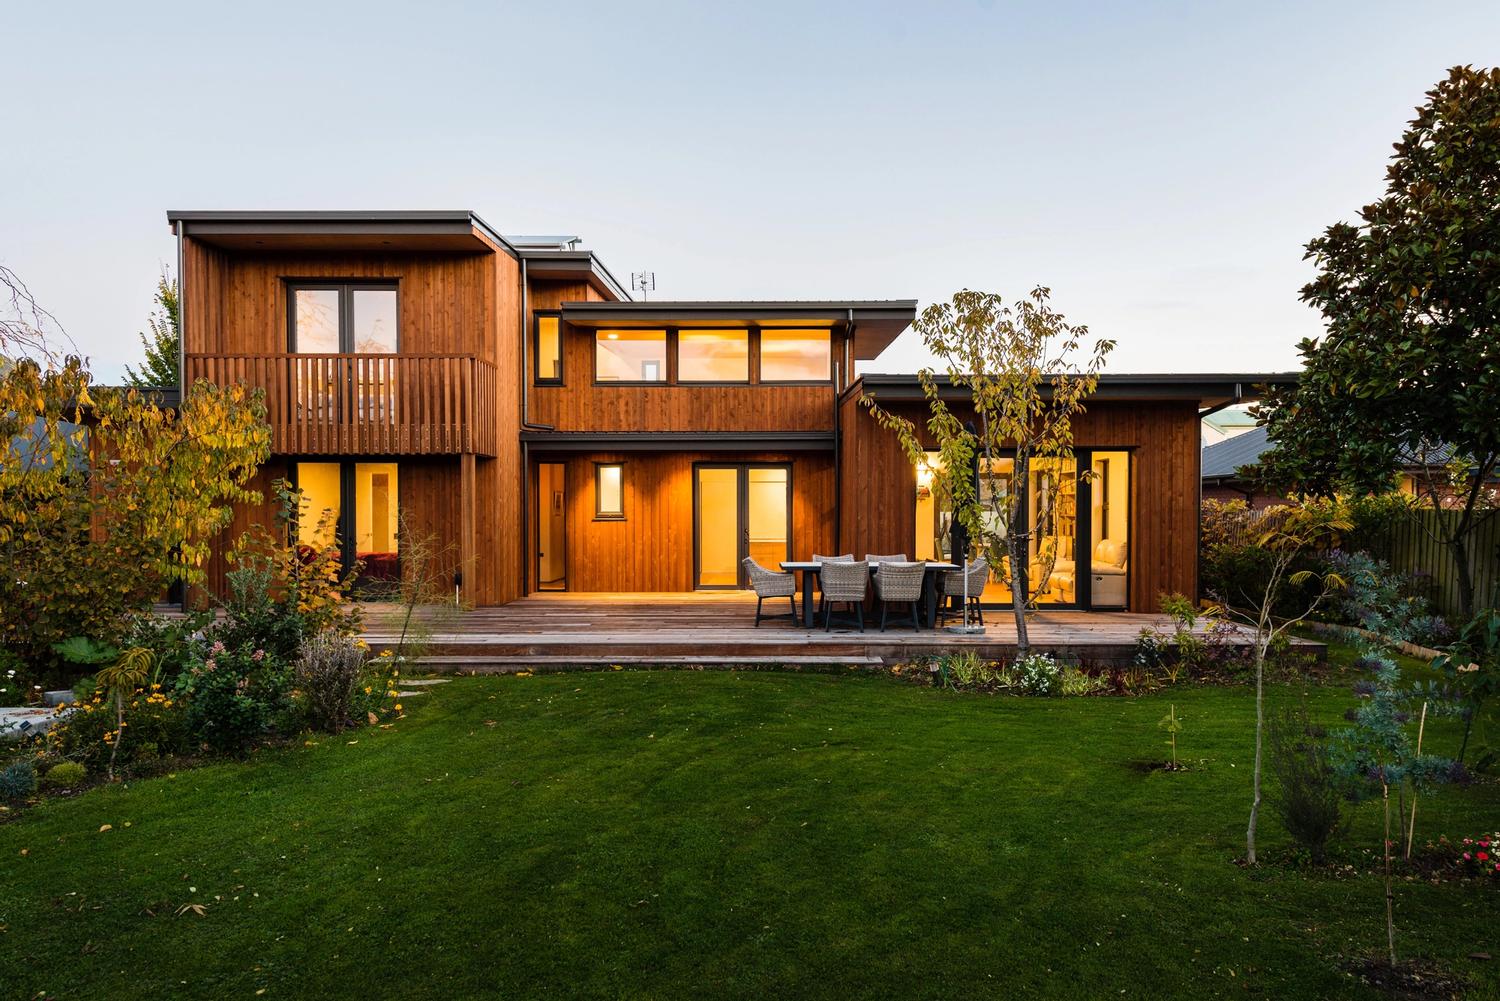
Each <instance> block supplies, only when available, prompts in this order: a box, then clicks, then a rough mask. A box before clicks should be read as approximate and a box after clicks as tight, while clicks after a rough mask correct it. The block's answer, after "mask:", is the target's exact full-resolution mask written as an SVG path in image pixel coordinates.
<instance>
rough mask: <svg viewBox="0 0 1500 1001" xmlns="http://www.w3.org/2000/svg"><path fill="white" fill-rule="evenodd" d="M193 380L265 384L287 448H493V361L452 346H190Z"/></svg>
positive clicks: (411, 451)
mask: <svg viewBox="0 0 1500 1001" xmlns="http://www.w3.org/2000/svg"><path fill="white" fill-rule="evenodd" d="M186 375H187V379H188V382H190V383H191V382H196V381H198V380H199V379H206V380H208V381H209V382H214V383H218V384H221V385H228V384H232V383H242V384H244V385H247V386H252V387H259V388H261V389H264V390H265V398H266V421H267V423H268V424H269V425H270V427H271V434H272V442H273V444H272V447H273V449H274V450H275V451H276V452H278V453H281V454H289V455H429V454H432V455H438V454H446V455H453V454H458V453H461V452H476V453H478V454H480V455H494V454H495V447H496V438H495V431H496V429H495V413H496V411H495V404H496V401H495V394H496V392H497V391H498V388H499V377H498V373H497V371H496V369H495V365H494V363H492V362H488V361H485V360H484V359H481V358H477V357H475V356H473V355H454V354H395V355H360V354H250V353H243V354H190V355H188V356H187V372H186Z"/></svg>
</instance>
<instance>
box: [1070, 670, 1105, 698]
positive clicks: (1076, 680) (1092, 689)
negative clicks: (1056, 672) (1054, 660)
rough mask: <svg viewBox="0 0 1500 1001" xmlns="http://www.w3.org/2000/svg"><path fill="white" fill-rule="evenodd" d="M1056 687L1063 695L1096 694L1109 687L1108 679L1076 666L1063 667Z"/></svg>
mask: <svg viewBox="0 0 1500 1001" xmlns="http://www.w3.org/2000/svg"><path fill="white" fill-rule="evenodd" d="M1058 688H1059V691H1061V692H1062V694H1063V695H1098V694H1099V693H1100V692H1103V691H1105V690H1106V689H1108V688H1109V681H1108V680H1106V679H1105V678H1102V677H1100V676H1099V675H1097V674H1089V673H1088V672H1087V671H1083V670H1080V669H1078V668H1076V667H1065V668H1063V669H1062V677H1061V679H1060V680H1059V683H1058Z"/></svg>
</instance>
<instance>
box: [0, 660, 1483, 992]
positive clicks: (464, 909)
mask: <svg viewBox="0 0 1500 1001" xmlns="http://www.w3.org/2000/svg"><path fill="white" fill-rule="evenodd" d="M1276 696H1277V697H1279V698H1285V697H1287V696H1288V692H1287V690H1285V689H1280V690H1278V691H1277V692H1276ZM1312 700H1313V705H1314V706H1315V708H1316V710H1317V711H1318V712H1319V714H1320V715H1322V716H1324V717H1326V718H1327V719H1328V720H1329V721H1330V722H1331V721H1334V720H1336V719H1337V718H1338V717H1339V715H1340V714H1341V713H1342V711H1343V708H1344V706H1345V705H1347V704H1348V703H1349V697H1348V696H1347V695H1346V689H1345V688H1343V687H1338V688H1334V687H1329V688H1325V689H1319V690H1315V691H1314V692H1313V693H1312ZM407 701H408V710H409V712H410V713H411V716H410V718H408V719H406V720H403V721H401V722H400V723H399V724H397V726H396V727H395V728H394V729H392V730H389V731H371V730H365V731H360V732H357V733H353V734H349V735H347V736H345V737H337V738H334V737H328V738H320V739H319V740H318V741H317V744H316V746H313V747H295V748H291V749H287V750H284V751H274V752H269V753H264V754H261V755H260V756H258V757H257V759H256V760H254V761H252V762H250V763H246V764H220V765H214V766H211V767H205V768H201V769H196V770H191V771H184V772H181V773H179V774H177V775H175V776H170V777H162V778H157V779H151V780H146V781H138V782H133V783H131V784H130V785H129V786H128V787H126V788H110V789H96V790H94V791H91V792H88V793H86V794H84V795H82V796H79V797H77V798H74V799H70V800H53V801H50V802H48V803H46V804H44V805H42V806H40V807H39V808H36V809H34V810H32V811H30V812H28V813H27V814H26V815H24V816H23V817H21V818H19V819H18V820H16V821H14V822H11V823H8V824H4V825H0V859H4V860H5V862H4V867H3V869H0V880H3V881H0V926H3V931H0V993H5V996H7V997H10V996H15V997H33V996H35V995H37V994H38V993H39V992H44V991H45V992H47V996H49V997H50V996H56V997H59V998H69V999H73V998H110V999H117V998H134V997H151V998H169V997H193V998H207V997H212V998H237V997H243V998H254V997H257V996H260V997H266V998H278V997H279V998H418V997H420V998H433V997H438V998H468V997H507V998H511V997H517V998H519V997H538V996H542V997H574V996H582V997H652V998H657V997H661V998H665V997H703V996H715V997H745V998H764V997H780V998H801V997H828V998H847V997H856V996H858V997H890V998H916V997H954V998H970V997H980V996H992V997H1008V996H1025V997H1068V998H1103V997H1106V996H1108V997H1120V996H1125V997H1150V998H1168V997H1179V998H1207V997H1220V996H1223V997H1279V998H1325V997H1326V998H1341V997H1365V996H1369V994H1368V992H1367V991H1365V990H1364V989H1363V988H1361V987H1360V986H1359V985H1358V984H1355V983H1353V982H1352V981H1350V980H1349V979H1348V978H1346V977H1345V976H1344V975H1342V974H1341V973H1339V972H1338V969H1337V966H1336V960H1337V957H1338V956H1340V955H1348V954H1352V953H1356V952H1364V951H1370V950H1375V949H1377V948H1378V947H1379V944H1380V943H1381V941H1382V939H1383V926H1382V924H1381V917H1380V914H1381V908H1382V897H1381V890H1380V884H1379V881H1378V880H1377V879H1375V878H1372V877H1369V876H1363V877H1354V878H1347V879H1334V878H1330V877H1326V876H1311V875H1306V874H1303V873H1299V872H1293V871H1289V870H1285V869H1275V868H1263V869H1262V870H1261V871H1258V872H1254V873H1247V872H1245V871H1243V870H1241V869H1240V868H1238V867H1236V866H1235V865H1234V864H1233V861H1232V860H1233V859H1234V858H1235V857H1236V856H1237V855H1238V854H1239V853H1240V852H1241V851H1242V850H1243V829H1244V822H1245V812H1246V806H1247V803H1246V800H1247V795H1248V785H1249V764H1250V742H1251V731H1250V729H1249V725H1250V720H1251V718H1252V714H1253V704H1252V702H1251V700H1250V697H1249V694H1248V692H1247V691H1245V690H1243V689H1234V690H1231V689H1222V688H1179V689H1176V690H1173V691H1172V692H1171V693H1170V694H1163V695H1159V696H1152V697H1147V698H1138V699H1121V698H1095V699H1073V700H1061V699H1055V700H1046V699H1017V698H1005V697H988V696H960V695H953V694H947V693H942V692H935V691H931V690H927V689H921V688H917V687H914V686H910V685H906V684H902V683H898V682H895V681H892V680H889V679H885V678H878V677H869V676H848V677H830V676H819V675H797V674H773V673H761V674H755V673H690V672H660V673H650V672H618V673H606V674H577V675H552V676H541V677H532V678H514V677H512V678H471V679H460V680H457V681H455V682H453V683H452V684H448V685H443V686H439V687H437V688H436V689H435V690H434V692H433V694H432V695H431V696H428V697H425V698H418V699H409V700H407ZM1169 701H1170V702H1174V703H1175V704H1176V707H1177V712H1178V713H1179V715H1181V716H1182V717H1183V719H1184V720H1185V721H1186V730H1185V732H1184V733H1183V735H1182V749H1183V752H1184V754H1185V756H1187V757H1190V758H1192V759H1194V760H1195V761H1196V762H1198V764H1197V767H1195V769H1194V770H1193V771H1191V772H1187V773H1184V774H1170V773H1163V772H1160V771H1151V770H1149V769H1148V768H1145V767H1142V766H1143V764H1144V763H1148V762H1151V761H1154V760H1159V759H1160V758H1161V757H1162V755H1163V754H1164V752H1165V748H1164V746H1163V739H1164V735H1163V734H1162V733H1161V732H1160V731H1159V730H1158V729H1157V727H1156V722H1157V720H1158V719H1159V718H1160V717H1161V716H1162V714H1163V713H1164V712H1165V711H1166V708H1167V703H1168V702H1169ZM1452 737H1453V731H1452V729H1451V727H1449V726H1439V727H1437V728H1436V730H1435V732H1434V731H1429V740H1430V741H1432V743H1431V744H1430V745H1429V746H1433V747H1435V748H1439V749H1441V748H1442V747H1444V746H1445V745H1447V744H1454V743H1455V741H1454V740H1453V739H1452ZM1419 819H1420V824H1419V828H1418V830H1419V835H1421V834H1426V835H1428V836H1433V835H1436V834H1437V833H1439V832H1447V833H1450V834H1458V833H1461V832H1465V831H1472V830H1476V829H1478V828H1479V827H1481V826H1485V825H1488V826H1489V827H1490V828H1491V829H1493V828H1495V827H1497V826H1500V787H1497V786H1495V785H1486V786H1481V787H1473V788H1469V789H1467V790H1463V791H1456V790H1455V791H1447V792H1445V793H1444V794H1443V795H1442V796H1440V797H1437V798H1435V799H1433V800H1432V801H1424V802H1423V804H1422V808H1421V812H1420V815H1419ZM1376 821H1377V814H1376V812H1375V809H1374V808H1373V807H1371V808H1369V809H1368V811H1367V812H1366V813H1364V814H1363V815H1362V818H1361V822H1360V824H1359V826H1358V828H1357V830H1356V836H1357V839H1358V841H1359V842H1360V843H1363V844H1369V845H1371V846H1373V845H1374V844H1375V843H1376V841H1375V839H1376V837H1377V835H1376V833H1375V831H1376ZM103 824H110V825H112V827H113V830H111V831H109V832H105V833H100V832H99V828H100V826H101V825H103ZM1263 829H1264V839H1263V840H1264V842H1266V843H1267V844H1268V846H1269V847H1271V848H1272V849H1273V850H1274V849H1275V848H1276V847H1278V846H1281V845H1283V844H1284V843H1285V839H1284V836H1283V835H1282V834H1281V832H1280V830H1279V829H1278V826H1277V823H1276V821H1275V820H1274V819H1273V818H1267V820H1266V822H1265V824H1264V828H1263ZM185 903H199V904H202V905H204V907H205V909H206V911H205V915H204V916H202V917H200V916H198V915H196V914H194V913H192V912H188V913H185V914H182V915H181V916H174V911H176V910H177V909H178V908H179V907H180V906H181V905H182V904H185ZM1397 906H1398V909H1399V921H1400V931H1401V938H1400V941H1399V944H1400V947H1401V948H1402V950H1403V951H1404V952H1406V953H1407V954H1408V955H1410V954H1413V953H1420V954H1423V955H1426V956H1429V957H1432V958H1437V959H1440V960H1441V961H1443V962H1444V963H1446V964H1448V965H1449V967H1450V968H1451V969H1453V970H1454V971H1457V972H1458V973H1460V974H1463V975H1465V976H1469V977H1471V978H1473V979H1474V982H1475V983H1476V985H1477V989H1476V996H1494V995H1495V993H1496V992H1497V991H1500V970H1497V967H1496V964H1493V963H1491V964H1485V963H1478V962H1473V961H1470V960H1467V959H1466V958H1465V957H1466V956H1467V954H1468V953H1470V952H1473V951H1475V950H1481V949H1482V950H1493V948H1494V943H1495V921H1496V918H1497V917H1500V896H1497V891H1496V888H1494V887H1473V886H1470V887H1463V886H1458V885H1449V886H1442V887H1434V886H1429V885H1423V884H1411V885H1403V886H1402V887H1400V889H1399V898H1398V905H1397ZM262 990H263V991H264V993H263V994H261V993H260V992H261V991H262Z"/></svg>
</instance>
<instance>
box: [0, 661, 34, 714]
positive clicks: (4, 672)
mask: <svg viewBox="0 0 1500 1001" xmlns="http://www.w3.org/2000/svg"><path fill="white" fill-rule="evenodd" d="M39 680H40V679H39V678H38V677H37V676H36V675H35V674H33V673H32V672H31V670H30V669H29V668H28V667H27V666H26V661H25V660H23V659H22V658H21V657H20V655H18V654H15V653H12V652H11V651H9V650H0V706H24V705H26V704H27V703H29V702H32V701H34V700H35V699H36V698H37V697H39V696H40V695H41V691H42V686H41V685H40V684H39V683H38V682H39Z"/></svg>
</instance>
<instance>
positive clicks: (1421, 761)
mask: <svg viewBox="0 0 1500 1001" xmlns="http://www.w3.org/2000/svg"><path fill="white" fill-rule="evenodd" d="M1362 660H1363V662H1365V663H1367V664H1369V665H1370V666H1371V669H1372V674H1373V677H1372V678H1369V679H1363V680H1361V681H1360V682H1359V683H1357V684H1356V686H1355V693H1356V694H1358V695H1359V696H1360V699H1361V702H1360V705H1359V707H1358V708H1357V709H1356V710H1355V712H1354V725H1353V726H1352V727H1349V728H1347V729H1344V730H1341V731H1339V732H1338V733H1336V734H1335V735H1334V737H1335V739H1334V742H1333V747H1332V755H1333V757H1332V760H1333V766H1334V768H1335V769H1336V770H1337V771H1338V772H1339V774H1341V775H1342V776H1344V777H1345V778H1346V779H1347V780H1348V781H1349V782H1350V783H1351V785H1352V787H1353V788H1354V790H1355V791H1356V793H1357V794H1359V795H1360V796H1362V797H1363V798H1369V797H1372V796H1374V795H1379V797H1380V801H1381V809H1382V811H1383V812H1384V818H1385V836H1384V843H1383V846H1382V857H1383V859H1384V863H1385V927H1386V948H1387V950H1388V955H1389V959H1390V962H1391V965H1392V966H1395V965H1396V917H1395V884H1394V881H1393V879H1392V874H1391V862H1392V858H1393V852H1392V845H1393V843H1394V842H1393V839H1392V837H1391V790H1392V788H1394V789H1395V790H1396V793H1397V796H1398V797H1399V798H1400V799H1401V800H1402V801H1403V802H1404V801H1405V798H1406V796H1407V794H1408V793H1409V794H1410V795H1411V796H1412V797H1413V803H1415V796H1416V794H1417V791H1418V790H1419V789H1423V788H1426V787H1428V786H1431V785H1436V784H1440V783H1444V782H1451V781H1453V780H1454V779H1457V778H1461V777H1462V774H1463V771H1462V766H1460V765H1458V764H1457V763H1456V762H1454V761H1452V760H1450V759H1448V758H1444V757H1440V756H1438V755H1435V754H1423V753H1422V752H1421V749H1420V747H1414V746H1413V744H1412V740H1411V735H1410V733H1409V732H1408V729H1407V728H1408V725H1409V724H1410V722H1411V712H1410V708H1411V700H1412V693H1411V691H1410V690H1409V689H1407V688H1404V687H1403V686H1402V684H1401V670H1400V668H1398V667H1397V666H1396V664H1395V662H1394V661H1393V660H1392V659H1391V658H1390V657H1389V656H1387V655H1386V654H1385V652H1384V651H1383V650H1377V649H1367V650H1366V651H1365V655H1364V657H1363V658H1362ZM1404 813H1405V811H1404V810H1401V811H1400V813H1399V814H1398V825H1397V827H1398V829H1397V837H1400V836H1401V832H1402V830H1404V829H1405V825H1404V824H1403V823H1401V822H1400V821H1403V820H1404V819H1405V817H1404Z"/></svg>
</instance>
